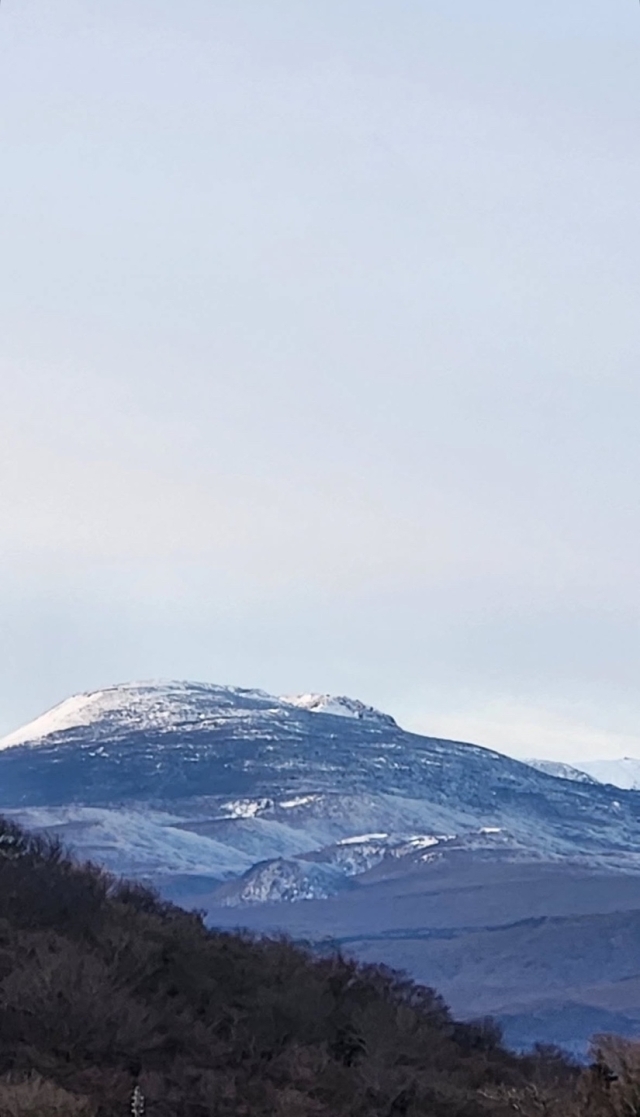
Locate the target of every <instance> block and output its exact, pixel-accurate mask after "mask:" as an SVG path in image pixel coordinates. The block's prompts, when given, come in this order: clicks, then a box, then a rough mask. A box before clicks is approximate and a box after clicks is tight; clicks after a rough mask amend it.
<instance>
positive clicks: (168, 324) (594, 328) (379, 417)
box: [0, 0, 640, 762]
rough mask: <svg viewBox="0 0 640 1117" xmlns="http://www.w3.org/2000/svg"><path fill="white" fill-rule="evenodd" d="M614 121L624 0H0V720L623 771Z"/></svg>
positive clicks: (622, 446) (632, 602)
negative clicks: (83, 721) (347, 717)
mask: <svg viewBox="0 0 640 1117" xmlns="http://www.w3.org/2000/svg"><path fill="white" fill-rule="evenodd" d="M639 136H640V11H639V9H638V5H637V3H635V2H634V0H580V2H578V0H563V3H562V4H559V3H558V2H557V0H538V2H537V3H536V4H519V3H518V4H516V3H514V2H513V0H485V2H483V3H479V2H478V0H456V2H455V3H454V2H452V0H397V2H395V3H393V4H390V3H389V2H388V0H387V2H385V3H381V2H380V0H366V3H365V2H364V0H350V2H349V3H345V2H344V0H322V3H317V4H312V3H309V2H308V0H270V3H269V4H265V3H264V0H181V3H180V4H176V3H175V0H173V2H171V3H169V2H168V0H153V2H152V0H136V3H135V4H132V3H131V2H130V0H110V3H109V4H87V3H86V0H56V2H55V3H52V2H50V0H38V2H36V0H4V2H3V3H2V5H1V7H0V152H1V158H2V175H1V176H0V259H1V261H2V266H1V267H0V732H8V731H10V730H12V729H15V728H16V727H17V726H19V725H20V724H21V723H22V722H25V721H27V720H29V719H31V718H32V717H34V716H36V715H37V714H39V713H41V712H42V711H43V710H44V709H46V708H47V707H49V706H51V705H53V704H54V703H56V702H58V701H60V700H62V699H63V698H65V697H66V696H67V695H69V694H72V693H76V692H79V691H84V690H89V689H94V688H100V687H104V686H107V685H110V684H114V683H117V682H122V681H126V680H132V679H151V678H183V679H194V680H208V681H212V682H218V683H232V684H235V685H241V686H258V687H263V688H264V689H266V690H268V691H271V692H273V693H285V694H289V693H293V692H297V691H300V692H302V691H319V692H331V693H337V694H349V695H352V696H354V697H359V698H361V699H363V700H365V701H367V702H370V703H372V704H373V705H376V706H378V707H380V708H382V709H385V710H387V711H389V712H391V713H393V714H394V715H395V716H396V717H397V719H398V720H399V721H400V722H401V724H403V725H405V726H406V727H408V728H412V729H417V730H420V731H422V732H427V733H433V734H439V735H442V736H451V737H457V738H459V739H463V740H472V741H475V742H478V743H480V744H485V745H490V746H492V747H495V748H499V749H502V750H504V751H507V752H510V753H511V754H513V755H516V756H540V757H551V758H558V759H565V760H569V761H574V762H576V761H579V760H580V759H581V758H587V757H590V758H594V757H604V756H619V755H634V756H640V716H639V715H640V696H639V693H638V678H639V675H640V671H639V668H640V654H639V652H640V646H639V634H640V629H639V620H640V617H639V613H640V584H639V579H638V570H639V567H640V528H639V493H640V460H639V459H640V448H639V446H640V444H639V438H638V430H639V423H638V419H639V415H640V378H639V375H638V372H639V366H640V314H639V313H638V280H639V271H640V146H639Z"/></svg>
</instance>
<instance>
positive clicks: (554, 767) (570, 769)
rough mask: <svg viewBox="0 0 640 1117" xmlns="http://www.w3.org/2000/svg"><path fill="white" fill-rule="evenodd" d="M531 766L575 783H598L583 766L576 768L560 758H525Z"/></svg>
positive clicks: (526, 762) (538, 770)
mask: <svg viewBox="0 0 640 1117" xmlns="http://www.w3.org/2000/svg"><path fill="white" fill-rule="evenodd" d="M524 763H525V764H528V765H529V767H530V768H535V769H536V771H537V772H544V774H545V775H546V776H555V778H556V779H559V780H573V781H574V783H598V782H599V781H598V780H595V779H594V778H593V777H592V776H590V775H589V774H588V773H587V772H586V771H583V769H582V768H575V767H574V766H573V765H572V764H563V763H562V761H560V760H525V761H524Z"/></svg>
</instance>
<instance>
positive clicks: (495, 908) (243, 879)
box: [0, 682, 640, 1046]
mask: <svg viewBox="0 0 640 1117" xmlns="http://www.w3.org/2000/svg"><path fill="white" fill-rule="evenodd" d="M0 745H1V747H0V810H1V811H2V813H4V814H5V815H10V816H11V817H13V818H14V819H16V820H17V821H19V822H20V823H22V824H24V825H25V826H27V827H29V828H31V829H34V830H40V831H46V832H47V833H50V834H55V835H56V836H58V837H60V838H61V839H62V840H63V841H64V842H65V843H66V844H68V845H70V846H71V847H72V848H73V849H74V850H75V851H77V852H78V853H79V854H80V855H81V856H82V857H86V858H89V859H91V860H93V861H95V862H96V863H99V864H103V865H105V866H106V867H108V868H110V869H112V870H114V871H115V872H117V873H121V874H124V875H127V876H133V877H137V878H139V879H142V880H144V881H149V882H151V883H153V884H155V885H156V886H157V887H159V888H160V889H161V890H162V892H163V893H164V895H166V896H169V897H171V898H172V899H174V900H176V901H178V902H181V903H184V904H186V905H187V906H195V907H197V908H200V909H203V908H204V909H206V910H208V911H209V919H210V921H211V922H214V923H218V924H220V925H222V924H224V925H226V926H229V927H232V926H236V925H238V924H239V925H251V926H254V927H255V928H256V929H260V928H261V927H263V926H268V928H269V929H272V930H275V929H278V928H281V929H288V930H290V931H291V932H292V933H293V934H295V935H296V936H297V935H298V934H300V935H301V936H303V937H315V932H314V935H310V934H309V929H308V930H307V931H304V930H303V929H302V924H303V922H304V920H302V922H301V917H302V916H303V915H304V911H307V912H308V913H309V914H310V913H311V911H312V910H313V912H314V913H315V914H314V916H313V919H314V923H313V927H314V928H316V929H317V928H320V927H323V928H324V931H323V932H322V933H323V935H324V936H329V937H331V936H337V937H340V928H339V926H338V923H339V919H338V916H339V914H340V912H341V911H343V910H344V911H348V912H349V913H350V914H349V918H348V920H347V926H348V930H347V931H346V932H345V935H346V937H345V949H352V950H353V951H354V952H356V953H359V954H360V956H362V957H367V958H371V957H377V958H379V959H381V960H385V959H386V960H387V961H389V962H393V963H394V964H395V963H396V962H398V961H400V962H402V959H406V964H407V965H408V966H409V967H410V969H411V972H412V973H414V974H415V975H416V976H419V977H421V978H424V979H426V980H429V974H430V973H431V972H432V971H433V973H434V974H435V976H436V977H437V978H438V980H439V981H440V983H441V984H442V985H443V987H444V988H445V989H447V990H449V991H450V994H451V996H452V997H453V998H454V1003H455V1004H456V1008H457V1010H458V1011H459V1012H461V1013H463V1014H464V1013H466V1012H468V1013H473V1012H475V1011H476V1010H478V1009H479V1007H480V1002H479V1001H478V998H477V996H475V995H474V994H473V989H474V978H473V966H474V965H475V967H476V971H477V974H476V976H477V981H478V982H482V983H484V984H486V980H487V978H486V972H485V970H484V969H483V966H484V962H483V961H482V959H483V957H484V956H485V954H486V955H487V956H492V955H495V957H496V959H497V964H496V970H495V974H496V975H499V974H500V972H501V971H500V965H499V956H498V955H497V954H496V950H497V949H498V946H499V950H500V951H502V952H503V954H504V957H505V959H507V958H509V959H512V958H513V957H515V958H516V959H517V957H518V956H519V955H518V950H519V947H517V946H514V949H513V950H511V948H510V947H509V945H508V944H509V941H510V940H511V938H512V936H513V935H514V934H515V932H514V931H513V930H510V929H509V928H510V927H511V925H512V924H514V923H516V922H518V921H522V920H525V922H526V920H527V919H529V918H538V917H540V916H541V915H543V916H545V915H551V914H553V912H552V908H553V904H554V903H555V899H554V897H555V896H556V893H557V892H558V893H560V894H563V895H564V893H565V891H566V897H567V905H568V906H565V907H563V909H562V912H560V913H558V914H562V915H563V917H564V916H565V915H566V916H568V917H573V916H574V915H576V916H578V915H581V913H582V914H584V917H585V919H587V920H589V919H591V918H592V917H595V916H597V915H598V914H599V913H600V912H601V911H605V910H606V911H610V910H611V909H610V907H607V906H606V904H605V902H604V899H603V900H602V904H603V905H604V906H602V907H601V906H600V897H604V896H605V894H606V887H605V883H604V881H605V879H606V880H609V879H610V880H613V881H617V880H618V879H619V880H621V881H623V882H626V884H625V885H624V888H625V889H628V888H630V889H631V892H632V893H633V896H635V900H633V899H632V900H631V901H629V898H628V892H627V891H625V892H624V896H625V897H626V899H625V904H624V906H623V914H624V913H627V914H628V916H629V918H631V914H630V913H631V912H632V910H635V908H636V907H637V908H640V884H638V883H636V882H637V880H638V877H637V874H638V870H639V868H640V795H638V794H637V792H635V791H624V790H618V789H616V788H613V787H611V786H606V785H603V784H599V783H596V782H593V781H590V780H588V779H587V780H584V781H578V780H575V779H567V778H556V777H555V776H553V775H550V774H548V773H547V772H544V771H539V770H538V769H536V768H534V767H531V766H529V765H527V764H524V763H520V762H518V761H516V760H513V759H511V758H509V757H506V756H502V755H500V754H499V753H496V752H492V751H491V750H488V749H484V748H479V747H477V746H475V745H469V744H462V743H459V742H452V741H443V740H440V739H436V738H430V737H423V736H419V735H416V734H411V733H407V732H405V731H404V730H403V729H401V728H400V727H399V726H398V725H397V724H396V722H395V721H394V720H393V718H392V717H390V716H389V715H387V714H383V713H380V712H379V711H376V710H373V709H372V708H371V707H367V706H365V705H363V704H362V703H359V702H357V701H356V700H352V699H347V698H337V699H336V698H331V697H330V696H326V695H304V696H302V697H300V698H297V697H291V696H289V697H286V698H277V697H274V696H272V695H268V694H265V693H264V692H263V691H258V690H247V689H240V688H232V687H220V686H213V685H209V684H196V683H180V682H178V683H137V684H127V685H124V686H119V687H113V688H110V689H108V690H104V691H100V692H97V693H96V694H92V695H81V696H79V697H76V698H74V699H71V700H68V701H67V702H65V703H62V705H61V706H59V707H57V708H56V709H55V710H54V711H52V712H50V713H49V714H47V715H44V716H43V717H42V718H38V719H37V720H36V721H35V722H33V723H31V724H30V725H29V726H26V727H25V728H24V729H23V730H21V731H19V732H17V733H13V734H11V735H10V736H9V737H8V738H5V739H4V741H3V742H0ZM509 866H515V868H516V870H517V872H516V876H515V877H513V878H512V879H511V882H510V883H509V884H508V885H507V886H506V887H507V888H508V889H509V888H510V889H513V890H515V891H516V892H517V893H518V895H520V896H521V898H522V901H523V903H522V905H521V906H520V907H519V909H518V913H517V915H515V916H514V914H513V912H512V911H511V910H510V909H509V910H508V905H506V906H505V904H506V900H507V899H508V896H507V895H506V894H505V896H502V892H500V893H499V902H498V901H494V900H493V899H492V896H493V895H494V893H492V891H491V888H490V887H489V877H488V876H487V874H489V876H490V874H491V873H493V872H497V871H500V869H501V867H505V870H506V869H508V868H509ZM550 866H551V867H555V868H556V869H557V870H558V871H559V872H560V875H561V878H562V879H561V880H560V881H559V883H558V884H557V885H554V890H552V892H551V893H545V895H546V897H547V899H546V901H545V903H546V905H547V906H546V908H545V906H544V905H543V906H542V908H540V909H537V908H536V909H535V910H534V904H533V897H534V895H536V889H537V888H538V886H539V885H541V884H544V882H545V880H546V876H545V874H546V873H547V870H548V869H549V867H550ZM518 867H521V868H518ZM577 872H586V873H588V874H590V878H589V879H590V880H591V881H592V887H593V899H592V901H591V906H590V907H589V909H588V911H587V912H584V913H583V912H582V908H581V907H580V904H579V903H578V901H577V900H576V904H577V907H576V908H574V906H573V904H574V896H575V895H576V893H575V889H574V885H573V884H572V883H571V882H572V881H574V880H575V874H576V873H577ZM434 873H435V874H436V876H435V878H434V877H433V874H434ZM440 873H444V875H445V879H446V881H447V882H448V883H446V885H445V886H443V887H442V888H437V889H435V890H434V889H433V888H432V887H431V886H430V883H429V882H430V881H431V880H432V879H440V878H439V876H438V874H440ZM520 873H524V874H525V875H524V876H522V875H518V874H520ZM465 874H470V875H471V878H472V879H473V880H475V882H476V884H475V885H473V886H472V885H471V884H469V883H468V881H467V883H466V884H464V883H463V884H460V882H461V881H463V882H464V881H465V880H466V879H467V878H466V877H465ZM527 874H529V875H527ZM531 874H532V875H531ZM456 888H461V889H462V893H464V894H466V892H465V890H468V889H469V888H472V893H471V894H472V896H473V903H474V905H475V906H476V908H477V913H478V919H479V921H480V925H481V926H482V927H483V928H484V930H483V931H482V936H483V937H482V938H476V939H473V943H472V945H473V951H472V954H471V957H472V958H475V961H474V962H473V965H470V962H469V958H468V957H467V956H466V954H465V949H464V944H463V938H462V937H461V934H462V933H466V931H465V927H467V926H468V921H469V916H468V913H467V914H466V915H463V914H458V915H456V914H455V910H454V909H450V907H449V906H448V900H447V897H448V896H450V895H451V894H452V889H453V890H454V891H455V889H456ZM405 895H407V896H410V897H412V899H411V905H410V906H411V911H412V913H413V914H409V915H407V916H406V918H405V916H403V915H402V914H401V913H402V912H403V911H404V910H405V906H406V905H405V900H404V899H403V897H404V896H405ZM293 901H305V902H304V903H302V902H299V903H294V902H293ZM456 910H458V909H456ZM447 911H451V913H452V914H451V921H450V922H447V921H446V920H445V923H444V924H443V923H442V913H443V912H447ZM459 912H462V908H460V909H459ZM263 917H264V918H263ZM625 918H627V916H626V915H625ZM265 919H266V920H267V923H264V920H265ZM374 922H375V923H376V925H377V926H378V931H377V932H376V936H374V938H373V939H372V940H371V939H370V937H371V929H372V925H373V923H374ZM438 924H439V925H440V927H441V930H443V931H445V932H446V934H447V935H450V936H453V937H454V938H455V941H456V942H457V943H458V945H459V946H460V951H459V953H456V950H454V948H453V947H452V948H451V949H450V952H449V955H447V959H448V960H447V962H446V965H447V966H448V967H449V970H450V980H449V978H446V977H445V976H444V975H443V971H441V970H440V969H438V966H439V965H440V962H439V961H438V958H439V957H440V955H438V956H437V957H436V953H434V951H435V947H434V946H433V942H432V935H431V932H432V931H433V929H434V927H435V926H436V925H438ZM476 925H477V923H476V922H475V921H474V926H476ZM594 928H595V930H594V935H595V939H594V941H596V940H597V937H598V931H597V927H596V925H595V924H594ZM416 930H417V931H418V932H419V934H418V935H417V937H416V934H415V932H416ZM503 930H504V933H503ZM425 931H426V932H428V934H426V935H425V934H423V932H425ZM527 933H528V932H526V931H525V934H527ZM556 933H557V941H558V949H559V950H560V951H562V950H565V949H566V943H567V941H568V939H567V938H566V936H565V937H563V935H562V934H561V932H560V930H558V931H557V932H556V931H555V930H553V935H556ZM553 935H552V932H551V931H550V932H549V936H551V937H547V939H545V942H547V941H549V942H550V941H551V938H552V937H553ZM403 937H404V939H403ZM347 940H348V941H347ZM409 940H411V941H414V940H415V944H414V946H413V947H412V948H411V950H409V949H408V948H407V947H404V948H403V951H404V953H403V954H402V955H401V956H399V955H398V945H397V944H398V942H400V941H407V942H408V941H409ZM540 941H542V939H541V938H540ZM584 941H585V942H589V943H590V942H591V941H592V940H591V939H590V938H589V935H588V934H587V933H586V932H585V936H584ZM349 942H350V943H351V946H349ZM469 942H470V943H471V940H469ZM532 949H533V948H532ZM594 949H595V948H594ZM589 950H591V947H589ZM587 953H588V952H587ZM521 954H522V957H524V953H522V952H521ZM537 964H538V963H537V962H536V961H535V959H534V958H533V956H532V961H531V967H532V968H531V972H535V967H536V965H537ZM509 966H512V962H511V961H510V962H509ZM460 967H462V968H463V969H460ZM459 969H460V978H459V980H458V978H457V977H456V974H457V973H458V970H459ZM463 970H464V972H463ZM504 972H505V974H506V972H507V970H506V968H505V971H504ZM588 972H589V964H588V959H587V961H586V963H585V974H587V973H588ZM627 976H629V975H627ZM631 976H632V975H631ZM639 977H640V971H639ZM518 980H519V979H517V980H516V979H515V978H514V982H511V983H509V982H506V983H504V984H503V985H502V986H501V985H499V982H498V980H497V976H494V978H492V981H493V994H495V996H493V994H491V996H488V999H487V998H485V1000H484V1001H482V1005H483V1006H486V1004H491V1005H493V1006H494V1008H495V1009H496V1011H498V1010H499V1011H500V1014H501V1016H502V1017H503V1018H505V1019H506V1018H507V1017H509V1018H514V1019H515V1018H516V1017H517V1016H518V1012H519V1011H520V1009H521V1007H522V1005H523V1004H525V1003H527V1004H530V1007H531V1011H532V1012H533V1011H534V1009H535V1011H538V1010H539V1012H540V1014H541V1015H540V1020H541V1023H540V1027H541V1029H542V1031H541V1032H540V1033H539V1034H538V1036H537V1037H536V1038H541V1039H557V1038H558V1036H557V1034H555V1033H554V1031H553V1028H552V1027H551V1025H549V1019H550V1016H549V1013H551V1015H552V1016H553V1015H554V1014H555V1016H556V1017H558V1013H559V1014H560V1015H562V1012H564V1011H565V1008H566V1010H567V1012H569V1017H567V1019H570V1020H573V1021H574V1024H575V1021H576V1020H577V1017H576V1011H578V1010H575V1011H574V1008H575V1005H576V1004H578V1003H580V1004H582V1002H579V1000H577V999H576V998H577V997H578V993H577V992H576V989H575V988H574V987H571V989H570V988H569V985H567V988H566V990H565V992H566V997H567V999H566V1002H565V1001H563V995H564V994H563V991H562V990H556V993H557V997H556V999H555V1000H554V1001H553V1004H552V1006H551V1008H550V1007H549V1002H548V998H546V996H543V1001H544V1004H543V1003H542V1002H541V1003H540V1004H539V1005H538V1006H537V1007H536V1006H535V1005H533V1003H532V1002H528V1001H527V1000H526V998H527V996H528V993H527V989H528V986H527V973H526V972H525V967H524V962H523V973H522V981H521V987H519V986H518ZM617 981H618V977H617V970H615V966H613V963H612V964H611V965H609V963H606V964H605V965H603V967H601V969H600V970H599V971H598V977H597V982H598V983H599V985H602V986H603V987H604V986H606V987H607V988H608V987H610V986H611V987H613V986H614V985H615V983H616V982H617ZM476 988H477V983H476ZM543 992H544V991H541V996H542V994H543ZM589 995H590V996H591V994H589ZM492 997H493V999H492ZM569 998H572V999H571V1000H570V999H569ZM572 1005H573V1006H574V1008H571V1006H572ZM563 1006H564V1007H563ZM585 1006H586V1008H585V1011H587V1010H588V1011H589V1012H591V1010H592V1009H593V1011H594V1012H596V1015H597V1012H598V1011H600V1009H599V1007H598V1003H597V997H596V1000H595V1001H594V1000H593V998H592V1000H591V1001H587V1002H585ZM583 1007H584V1006H583ZM600 1007H601V1008H602V1012H603V1013H604V1014H605V1015H606V1012H610V1011H611V1008H610V1006H608V1007H606V1010H605V1007H604V1004H603V1005H601V1006H600ZM632 1007H633V1006H631V1007H629V1012H628V1018H629V1020H635V1016H633V1013H632V1011H631V1008H632ZM485 1010H486V1008H483V1011H485ZM579 1011H580V1012H582V1009H580V1010H579ZM571 1012H573V1013H574V1015H573V1016H571ZM633 1012H635V1007H633ZM545 1014H546V1015H545ZM578 1015H579V1013H578ZM581 1018H584V1013H583V1016H582V1017H581ZM589 1019H591V1017H589ZM638 1019H640V1013H639V1014H638ZM604 1020H605V1016H603V1021H604ZM565 1022H566V1021H565ZM563 1026H564V1025H563ZM567 1026H568V1025H567ZM575 1026H576V1027H577V1024H575ZM629 1026H630V1027H631V1024H630V1025H629ZM518 1027H519V1028H520V1034H524V1031H525V1030H526V1029H524V1026H522V1025H521V1024H519V1025H518ZM581 1027H583V1031H581V1032H580V1031H578V1032H576V1034H575V1036H574V1039H575V1042H576V1045H577V1046H579V1045H580V1044H583V1043H584V1026H583V1025H581Z"/></svg>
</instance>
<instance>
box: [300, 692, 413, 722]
mask: <svg viewBox="0 0 640 1117" xmlns="http://www.w3.org/2000/svg"><path fill="white" fill-rule="evenodd" d="M281 701H282V702H286V703H287V704H288V705H290V706H297V707H298V708H299V709H302V710H309V711H310V712H311V713H313V714H333V715H334V716H335V717H341V718H358V719H359V720H360V721H378V722H380V721H382V722H384V723H385V724H386V725H395V724H396V721H395V719H394V718H392V717H391V714H384V713H382V711H381V710H376V709H375V707H374V706H367V705H365V703H364V702H360V700H359V699H358V698H347V697H346V695H333V694H288V695H283V696H282V698H281Z"/></svg>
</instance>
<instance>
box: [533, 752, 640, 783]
mask: <svg viewBox="0 0 640 1117" xmlns="http://www.w3.org/2000/svg"><path fill="white" fill-rule="evenodd" d="M527 764H530V765H531V767H532V768H537V769H538V771H539V772H546V773H547V775H549V776H557V777H558V778H559V779H563V780H577V781H578V782H581V783H585V782H587V783H588V782H589V781H590V782H592V783H608V784H610V785H611V786H612V787H621V788H624V789H625V790H627V791H630V790H633V791H640V759H638V758H637V757H633V756H625V757H620V758H619V759H618V760H585V761H582V762H581V765H580V768H575V767H574V766H573V765H571V764H563V763H561V762H560V761H557V760H527Z"/></svg>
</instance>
